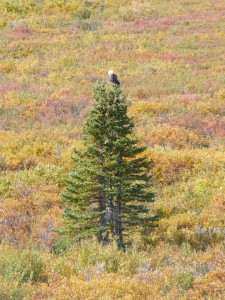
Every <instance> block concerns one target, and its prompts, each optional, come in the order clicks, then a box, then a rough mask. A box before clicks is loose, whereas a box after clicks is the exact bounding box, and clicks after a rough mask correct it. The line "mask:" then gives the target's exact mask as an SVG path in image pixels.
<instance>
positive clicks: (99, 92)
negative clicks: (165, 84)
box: [62, 83, 157, 248]
mask: <svg viewBox="0 0 225 300" xmlns="http://www.w3.org/2000/svg"><path fill="white" fill-rule="evenodd" d="M94 97H95V100H96V101H95V104H94V107H93V109H92V110H91V111H90V113H89V115H88V118H87V121H86V123H85V125H84V130H83V133H84V134H83V142H84V150H83V151H78V150H76V149H74V153H75V157H74V158H73V159H74V160H75V169H74V170H73V171H72V172H71V173H70V175H69V178H67V179H66V189H65V191H64V193H63V194H62V199H63V201H64V203H65V211H64V221H65V222H64V230H63V232H64V233H67V234H69V235H70V236H72V238H73V239H81V238H85V237H90V236H93V235H96V236H97V237H98V240H99V242H102V243H106V242H108V241H109V240H110V237H112V238H114V239H116V241H117V245H118V247H119V248H124V247H125V245H126V243H127V242H128V241H129V236H130V235H131V234H132V233H133V232H136V231H139V230H141V228H143V227H144V228H145V227H147V226H153V225H154V222H155V221H156V220H157V217H155V216H150V215H149V208H148V203H149V202H152V201H154V193H153V192H151V191H149V177H148V171H149V167H150V162H149V161H147V159H146V157H145V156H143V152H144V150H145V149H146V147H143V146H139V145H138V140H137V139H136V138H134V137H133V128H134V123H133V121H132V120H131V119H130V118H129V117H128V115H127V104H126V99H125V97H124V95H123V94H122V91H121V89H120V88H119V87H118V86H116V85H113V84H108V83H98V84H97V85H96V87H95V90H94Z"/></svg>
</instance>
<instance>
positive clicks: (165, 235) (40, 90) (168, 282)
mask: <svg viewBox="0 0 225 300" xmlns="http://www.w3.org/2000/svg"><path fill="white" fill-rule="evenodd" d="M0 14H1V18H0V30H1V34H0V74H1V76H0V200H1V201H0V222H1V226H0V240H1V245H0V299H77V300H78V299H88V300H91V299H135V300H136V299H223V298H224V293H225V286H224V282H225V271H224V265H225V256H224V250H225V249H224V247H225V232H224V222H225V220H224V213H225V171H224V170H225V88H224V87H225V64H224V52H225V49H224V48H225V45H224V38H225V34H224V26H225V24H224V14H225V7H224V1H223V0H217V1H212V0H199V1H197V0H196V1H184V0H177V1H166V0H157V1H156V0H151V1H147V0H143V1H131V0H127V1H124V0H120V1H115V0H114V1H112V0H105V1H92V0H90V1H78V0H68V1H65V0H55V1H50V0H41V1H35V0H19V1H14V0H2V1H0ZM108 69H114V70H115V71H116V73H117V74H118V75H119V79H120V82H121V88H122V90H123V92H124V94H125V95H126V98H127V101H128V115H129V116H130V117H132V118H133V121H134V123H135V128H134V129H135V130H134V131H135V135H136V136H137V138H138V139H139V141H140V144H141V145H147V150H145V156H146V157H147V159H149V160H153V161H154V163H153V165H152V166H151V168H150V170H149V174H148V175H149V176H151V181H152V187H151V189H152V190H154V191H155V192H156V197H155V202H154V203H151V205H150V207H151V209H150V211H151V214H152V215H158V216H160V220H159V222H158V226H157V227H152V228H149V229H146V230H144V231H143V232H135V233H134V234H133V236H132V240H133V243H132V246H131V247H130V248H128V250H127V251H126V252H123V251H121V250H118V249H117V245H116V243H113V242H112V243H109V244H107V245H104V246H102V245H101V244H99V243H98V242H97V241H96V240H95V239H93V240H85V241H84V242H81V243H78V244H77V243H76V244H74V245H73V246H72V247H70V248H69V249H67V250H66V251H61V252H60V253H59V252H57V251H55V249H56V248H55V247H56V244H57V241H58V234H57V232H56V231H55V229H56V228H60V226H61V225H62V212H63V209H64V204H63V202H62V200H61V198H60V193H61V192H62V191H63V190H64V189H65V182H64V178H67V177H68V173H69V172H70V171H71V169H72V168H73V162H72V160H71V156H72V155H73V151H72V149H73V147H75V148H76V149H79V150H80V151H81V150H82V149H83V146H84V145H83V143H82V135H83V133H82V127H83V126H84V124H85V122H86V118H87V115H88V113H89V112H90V110H91V109H92V108H93V107H94V106H93V105H94V98H93V96H92V87H93V85H94V84H95V82H96V80H98V79H102V78H105V77H106V76H107V70H108Z"/></svg>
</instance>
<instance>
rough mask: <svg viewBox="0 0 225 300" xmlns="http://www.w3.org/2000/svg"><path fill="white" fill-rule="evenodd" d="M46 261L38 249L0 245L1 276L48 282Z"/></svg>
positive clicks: (18, 280) (21, 281)
mask: <svg viewBox="0 0 225 300" xmlns="http://www.w3.org/2000/svg"><path fill="white" fill-rule="evenodd" d="M44 271H45V262H44V261H43V258H42V256H41V255H40V253H39V252H38V251H33V250H16V249H14V248H12V247H9V246H4V245H3V246H1V247H0V277H2V278H4V279H5V280H8V281H12V280H15V281H16V282H18V283H19V284H22V283H25V282H32V283H35V282H46V280H47V277H46V276H45V274H44Z"/></svg>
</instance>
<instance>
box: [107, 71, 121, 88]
mask: <svg viewBox="0 0 225 300" xmlns="http://www.w3.org/2000/svg"><path fill="white" fill-rule="evenodd" d="M108 75H109V77H108V78H109V82H112V83H114V84H116V85H120V82H119V80H118V79H117V76H116V74H114V73H113V70H109V72H108Z"/></svg>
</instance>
